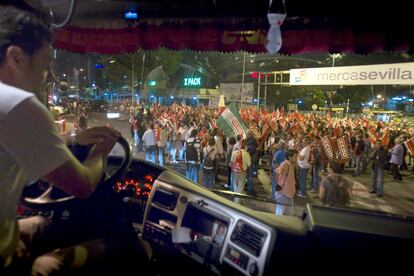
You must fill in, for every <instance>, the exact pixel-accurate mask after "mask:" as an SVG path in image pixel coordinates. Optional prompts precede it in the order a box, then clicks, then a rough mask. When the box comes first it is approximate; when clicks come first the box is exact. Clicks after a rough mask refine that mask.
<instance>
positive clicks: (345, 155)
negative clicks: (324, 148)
mask: <svg viewBox="0 0 414 276" xmlns="http://www.w3.org/2000/svg"><path fill="white" fill-rule="evenodd" d="M346 140H347V139H345V137H344V136H342V137H339V138H338V139H337V140H336V141H337V144H338V153H339V156H338V160H337V161H338V163H345V162H346V161H348V160H349V150H348V149H349V146H348V143H347V141H346Z"/></svg>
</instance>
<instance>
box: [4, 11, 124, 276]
mask: <svg viewBox="0 0 414 276" xmlns="http://www.w3.org/2000/svg"><path fill="white" fill-rule="evenodd" d="M51 40H52V35H51V32H50V30H49V28H48V27H47V25H46V24H45V23H44V22H43V21H41V20H40V19H38V18H37V17H35V16H34V15H32V14H31V13H28V12H24V11H21V10H19V9H17V8H14V7H5V6H0V274H2V275H3V272H2V271H5V274H7V272H8V273H13V272H10V269H11V268H12V267H13V264H15V263H16V259H17V255H19V256H22V255H26V256H27V255H28V254H30V252H27V251H25V250H23V249H25V248H26V249H30V247H31V245H30V241H31V239H32V238H33V236H34V235H35V234H36V231H37V230H39V229H41V228H43V227H45V225H46V224H47V222H46V219H44V218H41V217H33V218H30V219H23V220H19V221H17V219H16V209H17V204H18V201H19V198H20V195H21V192H22V189H23V187H24V185H25V184H26V183H29V182H30V181H33V180H37V179H43V180H45V181H47V182H49V183H53V185H55V186H57V187H59V188H60V189H61V190H63V191H64V192H66V193H68V194H70V195H74V196H76V197H79V198H83V199H84V198H87V197H89V195H90V194H91V193H92V192H93V191H94V190H95V188H96V187H97V185H98V183H99V182H100V180H101V178H102V175H103V173H104V171H105V164H106V155H107V154H108V153H109V152H110V150H111V149H112V147H113V145H114V143H115V142H116V141H117V140H118V138H119V134H118V133H117V132H116V131H114V130H112V129H110V128H107V127H98V128H93V129H89V130H86V131H84V132H81V133H79V135H78V136H77V137H76V138H75V139H74V140H73V141H71V139H68V142H69V143H70V142H77V143H78V144H81V145H88V144H89V145H93V146H92V148H91V150H90V152H89V154H88V156H87V158H86V160H85V161H84V162H83V163H80V162H79V161H78V160H77V159H76V158H75V157H74V156H73V154H72V153H71V152H70V151H69V150H68V148H67V146H66V143H65V141H64V140H63V139H62V138H61V137H60V136H59V134H58V132H57V129H56V127H55V125H54V122H53V119H52V117H51V115H50V113H49V112H48V110H47V108H46V107H45V106H43V105H42V104H41V103H40V102H39V101H38V99H37V98H36V96H38V97H39V96H40V95H39V93H40V90H41V86H42V83H43V82H44V80H45V77H46V75H47V73H48V71H49V68H50V63H51V61H52V55H51V46H50V43H51ZM19 229H20V230H19ZM86 248H87V247H86ZM54 252H55V253H53V252H52V253H49V254H46V255H43V256H30V258H31V259H32V260H34V263H33V266H32V274H33V275H48V274H50V273H52V272H54V271H56V270H59V269H61V268H62V266H63V265H64V263H65V260H64V256H63V255H59V254H60V253H59V252H56V251H54ZM61 252H64V251H61ZM72 265H73V264H72Z"/></svg>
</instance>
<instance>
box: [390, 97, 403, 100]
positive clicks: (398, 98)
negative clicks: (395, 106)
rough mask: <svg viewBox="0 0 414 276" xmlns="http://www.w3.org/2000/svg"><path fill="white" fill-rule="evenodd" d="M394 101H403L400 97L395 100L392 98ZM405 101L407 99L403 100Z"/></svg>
mask: <svg viewBox="0 0 414 276" xmlns="http://www.w3.org/2000/svg"><path fill="white" fill-rule="evenodd" d="M392 99H393V100H394V101H401V98H400V97H394V98H392ZM403 99H405V97H404V98H403Z"/></svg>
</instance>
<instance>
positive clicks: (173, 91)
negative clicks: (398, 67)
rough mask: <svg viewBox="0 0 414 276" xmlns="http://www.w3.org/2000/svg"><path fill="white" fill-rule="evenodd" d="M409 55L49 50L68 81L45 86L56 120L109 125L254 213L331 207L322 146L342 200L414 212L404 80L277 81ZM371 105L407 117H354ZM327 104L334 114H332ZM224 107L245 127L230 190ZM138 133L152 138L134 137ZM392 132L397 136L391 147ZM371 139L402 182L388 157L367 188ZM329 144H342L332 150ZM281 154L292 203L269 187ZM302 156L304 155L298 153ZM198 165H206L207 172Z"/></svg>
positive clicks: (137, 151)
mask: <svg viewBox="0 0 414 276" xmlns="http://www.w3.org/2000/svg"><path fill="white" fill-rule="evenodd" d="M413 60H414V58H413V57H412V56H410V55H406V54H404V55H402V54H370V55H366V56H361V55H356V54H341V55H331V54H302V55H293V56H283V55H270V54H248V53H246V52H234V53H219V52H194V51H187V50H186V51H170V50H166V49H160V50H156V51H137V52H135V53H131V54H125V55H111V56H108V55H98V54H89V55H88V54H75V53H69V52H65V51H60V50H57V51H56V59H55V64H54V71H55V75H56V78H57V83H65V84H66V83H67V85H53V89H51V91H50V97H49V98H50V99H52V102H53V103H54V104H57V105H59V106H63V107H65V108H66V109H67V113H66V114H63V115H62V116H61V118H64V119H65V124H66V129H65V130H64V131H66V132H68V131H71V129H74V128H84V127H92V126H96V125H110V126H113V127H114V128H116V129H117V130H119V131H120V132H121V133H122V135H123V136H124V137H126V138H127V139H128V140H129V142H130V144H131V147H132V150H133V154H134V156H135V158H141V159H147V160H149V161H152V162H156V163H158V164H160V165H163V166H165V167H167V168H169V169H172V170H175V171H177V172H179V173H181V174H182V175H184V176H186V177H188V178H190V179H193V180H195V181H196V182H198V183H199V185H203V186H206V187H208V188H209V189H212V190H214V191H215V192H217V193H218V194H219V195H221V196H224V197H228V198H229V199H231V200H233V201H235V202H237V203H239V204H241V205H244V206H247V207H249V208H252V209H254V210H260V211H265V212H273V213H274V212H275V210H276V209H277V208H276V205H275V204H276V202H277V203H278V204H280V205H282V206H288V207H291V206H292V204H293V210H294V211H293V212H291V214H295V215H298V216H300V215H301V212H302V211H303V208H304V206H305V204H306V203H314V204H325V205H336V204H337V202H335V201H329V200H331V198H332V197H335V196H336V193H337V192H338V189H337V184H338V183H337V180H332V178H331V177H330V176H332V174H333V172H332V171H330V170H329V166H328V165H329V162H330V160H331V159H332V156H330V155H329V150H332V151H333V154H334V155H335V156H334V159H335V160H337V161H338V162H339V163H340V167H341V171H340V173H339V174H338V175H340V176H341V178H343V179H345V180H346V181H347V183H348V186H349V192H350V197H349V199H347V201H346V202H345V203H343V205H344V206H347V208H358V209H368V210H373V211H380V212H388V213H393V214H401V215H414V214H413V211H412V210H414V208H412V207H414V206H413V203H412V202H410V201H409V197H408V196H406V195H407V194H408V193H409V187H408V186H407V185H406V183H408V182H410V181H412V180H413V177H414V174H413V173H412V164H413V162H412V161H411V155H410V154H412V152H410V151H409V150H408V149H409V147H407V146H406V145H405V144H404V142H406V141H409V139H411V135H412V122H413V117H412V116H410V114H412V112H414V106H413V98H412V97H413V96H412V91H411V86H403V85H399V86H395V85H358V86H355V85H353V86H346V85H330V86H322V85H319V86H318V85H311V86H287V85H286V84H288V83H289V74H288V72H289V71H288V70H289V69H292V68H293V69H294V68H322V67H325V68H326V67H331V66H332V63H333V61H334V62H335V66H348V65H369V64H376V63H378V62H381V63H401V62H412V61H413ZM275 72H278V73H275ZM286 72H287V73H286ZM373 107H376V108H382V109H384V110H389V109H396V110H401V111H402V110H403V111H405V114H406V115H404V116H403V117H395V116H391V117H390V116H388V117H387V118H383V117H381V118H378V117H377V116H369V114H368V113H367V112H365V113H364V112H362V111H363V109H364V108H373ZM335 108H336V109H338V110H340V111H339V112H338V111H336V112H330V110H331V109H332V110H333V109H335ZM66 109H65V110H66ZM336 109H335V110H336ZM224 111H225V112H224ZM229 114H230V115H231V116H232V117H231V118H233V119H231V120H236V121H237V122H238V123H239V124H240V126H241V128H242V132H241V133H242V134H243V135H246V134H247V133H248V132H251V133H250V134H249V135H248V136H247V137H243V135H242V137H241V138H242V140H243V141H244V142H243V143H244V144H245V146H244V149H245V151H246V153H247V155H248V156H249V157H250V158H249V159H250V163H251V165H250V166H249V167H247V168H243V166H241V171H242V172H241V174H245V176H244V179H245V180H242V181H245V185H243V186H242V187H238V188H237V190H236V189H235V187H234V181H235V180H234V176H235V175H236V174H237V177H239V175H240V173H239V172H235V171H234V170H235V165H236V163H237V162H236V161H237V160H236V159H237V154H236V155H234V156H233V159H232V153H233V152H235V151H236V150H233V148H234V147H235V146H236V148H239V147H240V141H238V140H237V139H236V138H237V137H236V136H237V135H236V132H234V129H233V128H232V127H231V124H228V120H229V117H226V116H228V115H229ZM234 118H235V119H234ZM56 122H57V124H59V123H62V121H61V120H60V121H56ZM232 122H233V123H234V121H232ZM60 129H61V130H62V128H60ZM148 130H150V131H152V132H153V135H154V137H155V138H154V139H148V135H145V137H144V134H145V133H146V132H148ZM192 130H195V132H194V135H195V137H196V139H193V138H191V139H192V140H191V141H190V142H194V141H195V140H196V142H197V143H196V149H195V151H194V150H193V149H194V148H193V146H194V145H193V144H191V143H190V144H191V145H190V146H189V145H188V142H186V141H188V139H190V136H191V131H192ZM230 138H231V139H230ZM306 138H307V139H308V141H307V140H306ZM318 138H319V139H318ZM320 138H327V139H320ZM339 138H340V139H339ZM396 138H400V140H401V141H400V143H399V146H398V145H397V144H396V142H395V139H396ZM377 139H379V140H381V145H382V146H383V147H382V148H383V150H384V151H386V152H388V151H390V150H392V149H394V148H396V147H398V148H399V147H400V146H401V147H403V150H402V151H401V152H402V154H403V155H402V156H399V159H398V162H400V164H398V169H403V170H402V171H400V170H399V171H398V173H399V175H400V176H401V178H402V179H404V180H402V181H401V180H399V176H398V175H397V174H396V172H395V167H394V166H393V165H392V164H393V163H392V162H393V155H392V154H391V152H389V153H388V154H389V158H390V159H389V161H390V162H386V164H385V165H384V166H383V168H381V170H384V171H385V174H384V183H385V185H384V188H383V189H382V190H380V191H378V188H377V187H373V186H372V182H373V176H372V175H371V173H374V171H375V170H374V169H373V168H374V167H375V166H377V163H378V162H376V160H374V159H373V158H374V157H373V155H372V154H374V152H375V142H376V140H377ZM152 140H154V141H152ZM211 140H212V141H211ZM338 140H340V141H342V142H343V143H344V144H343V145H344V146H343V147H342V148H341V143H342V142H340V143H339V144H338ZM326 141H328V142H326ZM209 143H212V146H209ZM234 143H236V144H235V145H234ZM308 144H310V146H307V145H308ZM282 145H284V146H282ZM338 145H339V147H338ZM210 148H211V149H213V148H214V158H212V159H213V160H212V161H211V160H210V157H208V158H206V155H207V153H208V151H209V150H210ZM304 148H310V150H309V151H307V150H305V151H304V150H303V149H304ZM289 149H290V150H296V151H297V152H298V156H299V157H296V160H294V162H293V165H292V167H293V171H294V175H295V177H294V178H292V179H291V180H292V181H293V183H290V184H289V185H292V187H291V189H290V190H294V191H293V194H292V191H289V192H288V193H289V196H288V199H293V200H292V201H290V200H287V199H286V198H285V197H280V195H281V193H282V194H283V193H286V191H285V190H284V189H282V191H278V190H279V188H278V186H281V183H279V185H277V184H276V183H278V181H279V182H281V181H283V175H280V174H283V173H284V172H283V173H282V172H281V171H280V172H278V171H277V168H278V167H279V166H280V165H281V163H282V162H283V161H284V160H285V158H286V153H287V151H288V150H289ZM340 150H342V152H341V151H340ZM281 151H283V152H281ZM113 154H115V155H117V154H122V150H117V148H115V149H114V150H113ZM212 155H213V154H212ZM301 156H303V157H305V158H306V159H305V160H304V161H302V160H300V159H301V158H302V157H301ZM387 156H388V155H387ZM375 158H376V157H375ZM207 159H208V160H207ZM298 160H299V161H298ZM231 161H232V162H231ZM243 161H244V162H247V160H244V159H243ZM207 163H208V164H207ZM193 164H194V167H192V168H191V169H192V171H191V172H190V168H189V167H190V166H193ZM237 164H238V165H237V166H239V165H240V164H239V163H237ZM206 165H207V167H209V168H210V167H212V168H213V169H212V170H211V171H209V170H208V169H205V167H206ZM239 167H240V166H239ZM239 169H240V168H239ZM236 171H237V169H236ZM387 172H390V174H389V173H387ZM195 173H196V174H197V178H194V174H195ZM278 173H279V174H278ZM391 173H394V174H395V176H394V175H392V174H391ZM206 177H208V178H209V179H208V181H209V182H206V180H205V178H206ZM210 177H214V179H210ZM304 178H305V179H306V182H304V180H303V179H304ZM394 178H395V179H394ZM304 183H305V184H304ZM321 187H322V188H321ZM332 187H333V189H334V190H332ZM321 189H323V190H324V194H322V195H321V194H320V190H321ZM226 191H227V192H232V191H233V192H236V194H231V193H226ZM237 193H240V194H245V195H248V197H245V196H238V194H237ZM278 193H279V199H278V197H277V195H276V194H278ZM327 194H329V195H327ZM289 197H290V198H289ZM327 198H330V199H329V200H327ZM286 200H287V201H286ZM328 201H329V202H328Z"/></svg>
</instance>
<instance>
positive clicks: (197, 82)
mask: <svg viewBox="0 0 414 276" xmlns="http://www.w3.org/2000/svg"><path fill="white" fill-rule="evenodd" d="M184 86H201V77H196V78H184Z"/></svg>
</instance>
